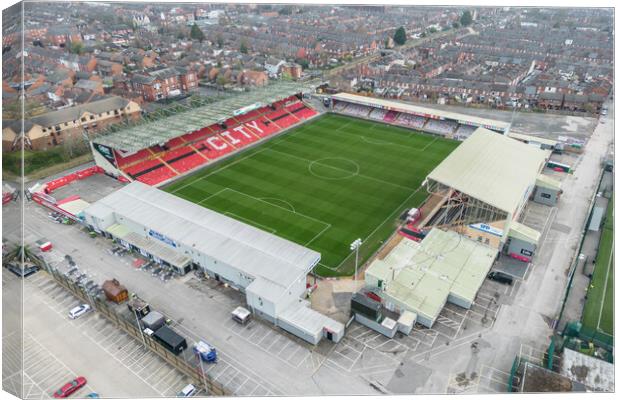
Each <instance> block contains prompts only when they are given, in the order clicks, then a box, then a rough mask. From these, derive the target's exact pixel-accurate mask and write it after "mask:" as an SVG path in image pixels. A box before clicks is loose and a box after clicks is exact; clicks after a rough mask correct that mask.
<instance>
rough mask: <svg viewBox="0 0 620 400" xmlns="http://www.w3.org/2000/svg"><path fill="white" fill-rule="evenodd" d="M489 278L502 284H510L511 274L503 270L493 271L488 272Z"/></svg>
mask: <svg viewBox="0 0 620 400" xmlns="http://www.w3.org/2000/svg"><path fill="white" fill-rule="evenodd" d="M489 279H491V280H493V281H495V282H499V283H503V284H504V285H512V276H510V275H508V274H505V273H503V272H499V271H493V272H491V273H490V274H489Z"/></svg>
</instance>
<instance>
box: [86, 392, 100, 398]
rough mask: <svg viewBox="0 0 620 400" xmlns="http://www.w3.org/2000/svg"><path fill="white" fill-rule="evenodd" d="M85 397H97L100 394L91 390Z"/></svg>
mask: <svg viewBox="0 0 620 400" xmlns="http://www.w3.org/2000/svg"><path fill="white" fill-rule="evenodd" d="M86 397H87V398H89V399H98V398H99V397H100V396H99V393H95V392H92V393H89V394H87V395H86Z"/></svg>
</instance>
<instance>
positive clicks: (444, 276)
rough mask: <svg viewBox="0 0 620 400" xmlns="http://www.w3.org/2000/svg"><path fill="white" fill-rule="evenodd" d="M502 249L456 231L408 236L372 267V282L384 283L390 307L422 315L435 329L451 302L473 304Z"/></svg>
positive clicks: (421, 319)
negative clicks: (417, 237) (416, 238)
mask: <svg viewBox="0 0 620 400" xmlns="http://www.w3.org/2000/svg"><path fill="white" fill-rule="evenodd" d="M496 256H497V249H493V248H492V247H489V246H486V245H484V244H482V243H480V242H477V241H475V240H472V239H469V238H467V237H464V236H462V235H460V234H458V233H457V232H454V231H443V230H441V229H437V228H433V229H432V230H431V231H430V232H429V234H428V235H427V236H426V237H425V238H424V239H423V240H422V241H421V242H419V243H417V242H414V241H411V240H406V239H403V240H401V241H400V242H399V243H398V244H397V245H396V247H394V249H392V251H391V252H390V253H389V254H388V255H387V256H386V257H385V258H384V259H375V260H374V261H373V262H372V264H371V265H370V266H369V267H368V269H367V270H366V278H365V280H366V285H367V286H370V287H378V288H380V289H381V290H382V291H383V293H382V295H383V296H382V297H383V299H384V303H385V305H386V308H387V309H389V310H391V311H395V312H398V313H402V312H404V311H410V312H412V313H415V314H417V320H416V322H418V323H420V324H422V325H424V326H427V327H431V326H432V325H433V323H434V322H435V319H437V317H438V316H439V313H440V312H441V309H442V308H443V307H444V305H445V304H446V302H450V303H453V304H456V305H458V306H461V307H464V308H469V307H471V305H472V303H473V302H474V299H475V298H476V294H477V292H478V289H480V286H481V285H482V283H483V282H484V280H485V278H486V276H487V274H488V272H489V270H490V269H491V266H492V265H493V262H494V261H495V258H496Z"/></svg>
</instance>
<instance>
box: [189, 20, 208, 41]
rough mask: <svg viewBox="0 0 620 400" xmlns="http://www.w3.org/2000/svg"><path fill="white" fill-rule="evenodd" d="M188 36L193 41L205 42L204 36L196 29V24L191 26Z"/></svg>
mask: <svg viewBox="0 0 620 400" xmlns="http://www.w3.org/2000/svg"><path fill="white" fill-rule="evenodd" d="M189 36H190V37H191V38H192V39H194V40H198V41H199V42H200V43H202V41H203V40H205V34H204V33H203V32H202V30H201V29H200V28H199V27H198V25H196V23H194V25H192V30H191V31H190V33H189Z"/></svg>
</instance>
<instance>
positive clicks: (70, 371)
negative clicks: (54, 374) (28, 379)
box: [24, 333, 92, 394]
mask: <svg viewBox="0 0 620 400" xmlns="http://www.w3.org/2000/svg"><path fill="white" fill-rule="evenodd" d="M27 340H32V341H33V342H34V343H35V344H36V345H37V346H39V347H41V348H43V349H46V350H47V348H46V347H45V346H43V345H42V344H41V342H39V341H38V340H37V339H36V338H35V337H34V336H32V334H30V333H28V334H27ZM24 342H25V340H24ZM48 353H49V354H51V356H52V357H53V358H54V360H55V361H56V362H57V363H58V364H60V365H61V366H62V367H64V368H65V369H66V370H67V371H68V372H67V373H68V374H71V375H73V376H74V377H77V376H79V375H77V374H76V373H75V372H73V370H71V368H69V367H68V366H67V365H66V364H65V363H64V362H62V361H61V360H60V359H59V358H58V357H56V356H55V355H54V354H53V353H52V352H50V351H49V350H48ZM33 382H34V380H33ZM84 387H86V388H89V390H90V391H92V389H91V388H90V386H89V385H88V384H87V385H85V386H84ZM46 394H47V392H46Z"/></svg>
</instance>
